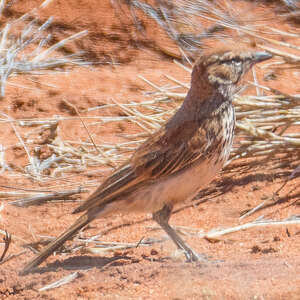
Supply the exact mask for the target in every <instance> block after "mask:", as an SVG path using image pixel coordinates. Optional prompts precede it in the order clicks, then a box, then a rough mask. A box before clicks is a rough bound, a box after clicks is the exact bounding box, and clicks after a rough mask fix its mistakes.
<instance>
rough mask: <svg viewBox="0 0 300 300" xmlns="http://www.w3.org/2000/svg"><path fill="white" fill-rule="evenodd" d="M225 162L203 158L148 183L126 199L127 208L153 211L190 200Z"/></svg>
mask: <svg viewBox="0 0 300 300" xmlns="http://www.w3.org/2000/svg"><path fill="white" fill-rule="evenodd" d="M223 163H224V162H223V161H219V160H218V158H217V157H216V158H212V159H210V160H202V161H201V162H199V163H196V164H195V165H194V166H191V167H190V168H187V169H186V170H183V171H181V172H178V174H174V175H172V176H169V177H166V178H162V179H160V180H159V181H155V182H153V183H151V184H148V185H146V186H144V187H142V188H141V189H139V190H138V191H136V193H135V194H134V195H130V196H129V197H128V199H126V200H125V201H126V202H127V208H128V210H129V211H143V212H151V213H153V212H156V211H158V210H160V209H161V208H162V207H163V206H164V205H165V204H172V205H173V204H176V203H177V202H183V201H185V200H190V199H192V198H193V197H195V196H196V195H197V193H198V192H199V191H200V190H201V189H203V188H204V187H206V186H207V185H208V184H209V183H210V182H211V181H212V179H213V178H214V177H215V176H216V174H217V173H218V172H219V171H220V169H221V168H222V167H223Z"/></svg>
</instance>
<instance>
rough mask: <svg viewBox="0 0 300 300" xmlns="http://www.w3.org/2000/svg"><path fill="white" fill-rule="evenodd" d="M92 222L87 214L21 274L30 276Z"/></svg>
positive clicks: (31, 262) (44, 250)
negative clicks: (29, 274) (31, 272)
mask: <svg viewBox="0 0 300 300" xmlns="http://www.w3.org/2000/svg"><path fill="white" fill-rule="evenodd" d="M91 220H92V218H91V216H89V215H88V214H85V215H83V216H81V217H80V218H79V219H78V220H77V221H76V222H75V223H74V224H73V225H72V226H71V227H70V228H69V229H68V230H66V231H65V232H64V233H62V234H61V235H60V236H59V237H58V238H56V239H55V240H54V241H53V242H51V243H50V244H49V245H48V246H47V247H46V248H45V249H43V251H42V252H41V253H40V254H39V255H38V256H37V257H35V258H34V259H33V260H32V261H30V262H29V263H28V264H27V265H26V266H25V268H24V269H23V270H22V271H21V272H20V275H26V274H28V273H29V272H30V271H31V270H32V269H33V268H35V267H37V266H38V265H39V264H41V263H42V262H43V261H44V260H45V259H46V258H47V257H48V256H50V255H51V254H52V253H53V252H54V251H55V250H56V249H57V248H59V247H60V246H61V245H63V244H64V242H65V241H67V240H68V239H70V238H71V237H72V236H73V235H74V234H75V233H76V232H77V231H79V230H80V229H81V228H82V227H84V226H85V225H87V224H88V223H89V222H90V221H91Z"/></svg>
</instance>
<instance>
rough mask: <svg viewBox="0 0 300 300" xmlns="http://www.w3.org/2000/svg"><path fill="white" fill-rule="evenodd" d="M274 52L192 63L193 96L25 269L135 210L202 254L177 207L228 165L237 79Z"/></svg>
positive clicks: (219, 54)
mask: <svg viewBox="0 0 300 300" xmlns="http://www.w3.org/2000/svg"><path fill="white" fill-rule="evenodd" d="M271 57H272V55H271V54H269V53H267V52H259V51H255V50H253V49H250V48H249V49H248V48H234V49H233V48H229V49H225V48H223V49H221V50H220V49H219V50H213V51H210V52H207V53H205V54H203V55H202V56H201V57H200V58H199V59H198V60H197V61H196V63H195V65H194V67H193V71H192V78H191V87H190V89H189V91H188V94H187V96H186V98H185V100H184V102H183V104H182V105H181V107H180V108H179V109H178V110H177V112H176V113H175V114H174V115H173V117H171V118H170V119H169V120H168V121H167V122H166V123H165V124H164V125H163V126H162V127H161V128H160V129H159V130H158V131H157V132H155V133H154V134H153V135H151V136H150V137H149V138H148V139H147V140H146V141H145V142H144V143H143V144H142V145H141V146H140V147H139V148H138V149H137V150H136V152H135V153H134V154H133V155H132V157H131V158H130V159H129V160H128V161H127V162H126V163H125V164H123V165H122V166H121V167H120V168H119V169H117V170H116V171H115V172H114V173H113V174H112V175H111V176H109V177H108V178H107V179H106V180H105V181H104V182H103V183H102V184H101V185H100V186H99V187H98V188H97V189H96V191H95V192H94V193H92V194H91V195H90V196H89V197H88V199H87V200H86V201H85V202H84V203H83V204H82V205H81V206H79V207H78V208H76V209H75V211H74V212H73V213H83V214H82V216H81V217H79V218H78V219H77V221H76V222H75V223H74V224H73V225H72V226H71V227H70V228H68V229H67V230H66V231H65V232H63V233H62V234H61V235H60V236H59V237H58V238H56V239H55V240H54V241H53V242H51V243H50V244H49V245H48V246H46V247H45V249H44V250H42V252H41V253H40V254H38V255H37V257H35V258H34V259H33V260H32V261H31V262H29V263H28V264H27V265H26V266H25V268H24V269H23V271H22V272H21V274H26V273H28V272H30V271H31V270H32V269H33V268H34V267H36V266H38V265H39V264H41V263H42V262H43V261H44V260H45V259H46V258H47V257H48V256H49V255H51V253H53V251H55V250H56V249H57V248H59V247H60V246H61V245H62V244H63V243H64V242H65V241H66V240H68V239H70V238H71V237H72V236H73V235H74V234H75V233H76V232H78V231H79V230H80V229H81V228H82V227H84V226H85V225H87V224H88V223H90V222H91V221H93V220H94V219H96V218H100V217H104V216H109V215H112V214H114V213H131V212H136V211H141V212H146V213H149V212H150V213H152V216H153V220H155V221H156V222H157V223H158V224H159V225H160V226H161V228H162V229H163V230H164V231H165V232H166V233H167V234H168V236H169V237H170V238H171V239H172V240H173V242H174V243H175V245H176V246H177V247H178V248H179V249H181V250H182V251H183V252H184V254H185V256H186V259H187V261H198V260H199V259H201V256H200V255H198V254H197V253H196V252H195V251H193V249H191V248H190V247H189V246H188V245H187V244H186V243H185V242H184V241H183V240H182V239H181V237H180V236H179V235H178V234H177V233H176V231H175V230H174V229H173V228H172V227H171V226H170V225H169V219H170V216H171V212H172V209H173V207H174V205H176V204H177V203H179V202H182V201H185V200H187V199H192V198H193V197H195V196H196V195H197V193H198V192H199V191H200V190H201V189H203V188H204V187H205V186H207V185H208V184H209V183H210V182H211V181H212V179H213V178H214V177H215V176H216V174H218V172H219V171H220V170H221V169H222V167H223V165H224V163H225V162H226V161H227V159H228V156H229V153H230V150H231V146H232V141H233V136H234V128H235V115H234V107H233V104H232V100H233V97H234V95H235V93H236V92H237V87H238V83H239V82H240V80H241V78H242V77H243V75H244V74H245V73H246V72H247V71H248V70H249V69H250V68H251V67H252V66H253V65H254V64H256V63H259V62H262V61H265V60H267V59H270V58H271Z"/></svg>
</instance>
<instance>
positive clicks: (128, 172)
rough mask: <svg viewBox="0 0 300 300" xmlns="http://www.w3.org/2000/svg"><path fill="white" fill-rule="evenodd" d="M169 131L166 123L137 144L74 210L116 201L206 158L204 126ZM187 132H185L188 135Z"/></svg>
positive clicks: (82, 209) (80, 210)
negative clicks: (128, 156) (125, 160)
mask: <svg viewBox="0 0 300 300" xmlns="http://www.w3.org/2000/svg"><path fill="white" fill-rule="evenodd" d="M185 128H186V129H184V128H182V129H180V128H179V129H178V128H177V129H178V130H176V131H177V133H180V134H181V135H182V138H180V137H179V136H178V134H177V136H175V134H176V132H174V133H173V134H172V133H171V134H170V132H169V134H168V136H167V135H166V130H165V127H162V128H161V130H159V131H158V132H156V133H155V134H153V135H152V136H151V137H150V138H149V139H148V140H147V141H146V142H145V143H144V144H142V145H141V146H140V148H138V150H137V151H136V152H135V154H134V155H133V157H132V158H131V159H130V160H129V161H128V162H127V163H125V164H124V165H123V166H121V167H120V168H119V169H118V170H117V171H116V172H114V173H113V174H112V175H111V176H110V177H109V178H107V179H106V180H105V181H104V182H103V184H102V185H101V186H100V187H99V188H98V189H97V190H96V191H95V192H94V193H93V194H91V195H90V196H89V197H88V199H87V200H86V201H85V202H84V203H83V204H82V205H81V206H79V207H78V208H76V209H75V210H74V212H73V213H78V212H82V211H84V210H89V209H90V208H92V207H96V206H100V205H104V204H106V203H109V202H111V201H113V200H114V199H116V198H119V196H120V195H121V194H123V193H127V192H130V191H131V190H134V189H135V188H137V186H139V185H143V184H145V183H146V182H151V181H153V180H155V179H157V178H162V177H165V176H169V175H171V174H174V173H176V172H178V171H180V170H182V169H184V168H185V167H187V166H188V165H190V164H192V163H193V162H195V161H196V160H199V159H201V158H202V159H205V157H206V154H207V155H209V153H208V152H207V151H206V146H207V145H208V143H207V136H206V134H205V131H204V130H203V129H201V128H196V126H194V130H193V129H191V128H193V126H188V127H185ZM185 134H186V135H185Z"/></svg>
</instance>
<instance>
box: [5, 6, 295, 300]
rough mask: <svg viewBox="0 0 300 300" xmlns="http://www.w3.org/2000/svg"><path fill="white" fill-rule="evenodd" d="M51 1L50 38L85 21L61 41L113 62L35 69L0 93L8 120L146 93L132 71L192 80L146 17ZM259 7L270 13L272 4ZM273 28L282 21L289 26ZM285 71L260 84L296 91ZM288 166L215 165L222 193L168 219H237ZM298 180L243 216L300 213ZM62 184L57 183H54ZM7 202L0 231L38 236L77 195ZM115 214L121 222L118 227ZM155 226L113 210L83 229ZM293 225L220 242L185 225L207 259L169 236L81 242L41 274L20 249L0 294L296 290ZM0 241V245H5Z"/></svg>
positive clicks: (67, 217) (239, 294) (137, 234)
mask: <svg viewBox="0 0 300 300" xmlns="http://www.w3.org/2000/svg"><path fill="white" fill-rule="evenodd" d="M41 2H42V1H37V0H36V1H34V0H30V1H29V0H27V1H24V2H23V1H19V3H17V4H16V5H14V6H13V7H12V8H11V10H10V11H9V12H8V13H7V14H8V16H11V15H13V16H14V15H15V16H18V15H20V14H21V13H24V12H26V11H28V10H29V9H30V8H33V7H35V6H37V5H38V4H39V3H41ZM53 2H54V3H53V4H51V5H50V6H49V7H48V8H47V9H45V10H44V11H43V14H44V15H42V17H43V18H45V17H46V16H50V15H52V16H54V17H55V22H54V26H53V27H52V28H51V31H52V34H54V37H55V38H56V39H57V40H58V39H62V38H64V37H66V36H67V35H70V34H73V33H75V32H78V31H81V30H83V29H88V30H89V35H88V36H87V37H86V38H84V39H82V40H81V41H79V42H76V43H75V45H74V46H68V47H69V48H67V49H65V51H69V52H73V51H75V50H76V51H77V50H80V49H84V50H85V51H86V52H87V54H86V58H87V59H89V60H92V61H100V62H103V61H107V62H118V63H119V64H118V65H111V64H106V65H103V64H100V65H96V66H95V67H93V68H92V70H91V69H83V68H79V69H77V70H75V71H73V72H71V73H70V74H69V75H49V76H47V77H40V78H39V79H38V82H37V83H35V84H32V82H31V87H32V86H33V88H32V89H23V88H16V87H13V86H8V88H7V92H6V96H5V98H4V99H2V100H1V101H0V111H2V112H5V113H7V114H8V115H10V116H11V117H13V118H25V117H39V118H41V117H46V116H53V115H63V116H70V115H72V112H71V111H70V110H69V109H68V108H66V107H65V106H64V105H62V100H63V99H67V100H68V101H70V102H71V103H74V104H76V106H77V108H78V109H85V108H88V107H93V106H96V105H99V104H101V103H110V98H114V99H116V100H118V101H121V102H122V101H123V102H127V101H130V100H135V99H137V98H138V97H140V95H141V92H142V91H146V90H148V89H149V86H147V85H146V84H145V83H144V82H142V81H141V80H140V79H139V78H137V75H138V74H141V75H143V76H145V77H146V78H148V79H150V80H152V81H153V82H160V83H163V82H166V80H165V78H164V76H163V74H169V75H173V76H174V77H176V78H178V79H181V80H185V81H187V80H188V78H186V76H187V75H186V73H185V72H184V71H182V70H181V69H179V68H178V67H176V66H175V65H174V64H173V62H172V61H171V59H170V58H168V57H167V56H165V55H164V53H163V51H161V48H163V49H165V50H168V51H172V52H174V53H176V51H177V50H176V47H174V46H172V44H171V43H169V42H168V40H167V37H165V36H164V35H163V33H162V32H160V31H158V29H157V28H156V27H154V24H151V22H149V21H146V22H145V27H146V29H147V32H148V33H149V35H148V36H147V38H144V37H141V36H137V34H136V32H135V30H134V27H133V26H132V25H130V24H129V22H128V24H127V25H126V24H125V23H124V22H125V20H123V21H122V22H121V21H120V20H119V18H118V16H116V15H115V12H114V10H113V9H112V8H111V4H110V1H108V0H102V1H97V0H80V1H79V0H77V1H75V0H73V1H71V0H57V1H53ZM265 9H266V11H268V10H271V9H272V7H270V6H268V7H267V8H265ZM278 26H279V27H278V28H280V26H282V27H284V28H285V29H286V28H287V27H288V26H292V25H284V26H283V25H278ZM153 27H154V30H152V29H153ZM289 74H290V75H289V79H288V80H286V79H287V77H286V76H285V75H286V74H284V73H280V74H279V73H278V74H277V75H278V79H277V80H276V81H271V82H268V83H267V84H270V85H271V86H273V87H276V88H278V89H280V90H283V91H286V92H287V93H300V90H299V80H298V81H297V76H298V77H299V74H298V75H297V74H296V72H294V73H292V72H290V73H289ZM291 74H293V75H291ZM293 76H294V77H293ZM258 77H259V80H261V81H262V80H263V79H262V74H260V73H259V74H258ZM13 82H15V83H19V84H23V85H26V84H30V81H29V80H28V77H25V76H24V77H18V78H15V79H13ZM262 82H263V81H262ZM44 83H49V84H51V85H53V86H55V88H54V87H53V88H52V87H49V86H47V85H45V84H44ZM1 126H2V125H1ZM129 126H130V125H129ZM125 129H126V128H125ZM127 129H130V128H127ZM127 129H126V130H127ZM60 130H61V131H60V135H61V136H62V137H63V138H64V139H73V140H76V139H78V137H80V136H86V133H85V131H84V130H83V128H82V126H81V125H80V122H75V121H69V122H64V123H63V124H61V128H60ZM92 130H93V132H92V133H93V136H94V138H95V139H96V142H98V143H100V142H101V139H102V138H103V137H105V138H107V140H109V139H110V140H111V141H115V140H116V138H115V137H114V134H115V133H116V132H118V130H124V128H123V129H120V128H118V127H117V126H110V127H108V128H106V129H103V128H101V129H98V128H97V127H96V126H94V127H92ZM97 133H98V134H97ZM100 133H101V134H102V136H99V135H100ZM0 143H1V144H2V145H4V146H5V147H9V146H10V145H12V146H13V145H14V144H15V143H16V138H15V135H14V134H13V131H12V129H11V127H9V126H7V127H5V126H4V125H3V126H2V127H1V128H0ZM13 150H14V151H8V153H7V161H8V162H10V163H11V164H12V163H15V164H16V165H20V166H25V165H26V160H27V158H26V156H25V154H23V152H24V151H23V152H22V151H21V150H19V151H18V149H15V148H14V149H13ZM295 166H296V165H293V166H291V165H290V166H287V167H286V169H275V170H271V168H270V167H271V166H266V167H264V168H261V169H257V170H255V171H253V172H252V173H247V174H243V173H241V172H239V173H233V174H231V175H230V176H229V177H228V176H226V180H225V179H223V180H222V178H223V176H222V175H220V176H219V178H217V180H216V181H215V183H214V184H218V183H219V186H220V187H221V188H220V193H217V194H218V195H217V196H209V195H206V196H205V197H204V199H203V200H209V201H205V202H204V203H201V204H199V205H198V204H197V203H198V202H197V200H195V201H194V202H193V203H194V205H190V204H186V205H185V206H183V209H180V210H178V212H176V213H175V214H174V215H173V216H172V219H171V223H172V224H174V225H178V226H179V225H180V226H186V227H191V228H197V229H198V230H203V231H209V230H211V229H215V228H226V227H231V226H234V225H238V224H239V220H238V217H239V215H240V214H241V212H243V211H245V210H247V209H249V208H251V207H254V206H256V205H258V204H259V203H261V201H262V199H265V198H266V197H268V196H270V195H272V193H273V192H274V191H275V190H276V189H277V188H278V187H280V185H281V184H282V182H283V180H284V179H285V178H286V177H287V175H288V174H290V172H291V170H293V168H295ZM269 169H270V171H269ZM267 170H268V171H267ZM104 175H105V174H103V172H101V171H99V173H98V175H97V176H96V175H91V176H90V177H89V179H94V180H95V181H97V182H99V183H100V182H101V181H102V180H103V176H104ZM74 178H75V180H78V186H79V185H80V182H81V181H85V180H86V179H87V177H86V175H84V174H83V175H82V174H77V175H76V177H73V180H74ZM299 182H300V181H299V179H294V180H292V181H290V183H289V184H288V185H287V186H286V187H285V188H284V189H283V191H281V193H280V199H281V200H282V201H281V203H280V204H277V205H275V206H271V207H269V208H267V209H265V210H263V211H261V212H258V213H256V214H254V215H253V216H251V217H249V218H248V219H247V220H246V221H249V222H250V221H252V220H254V219H256V218H257V217H259V216H260V215H262V214H263V215H264V216H265V218H270V219H278V220H279V219H284V218H287V217H289V216H292V215H297V214H299V208H298V202H297V201H298V200H299V188H297V187H298V186H299ZM0 184H2V185H4V184H5V185H8V186H15V187H26V188H33V187H34V188H38V187H40V188H41V189H42V188H44V189H46V188H47V186H45V184H44V185H43V184H42V183H40V184H38V183H36V182H32V181H30V179H25V178H24V176H23V177H22V176H20V177H16V178H14V177H12V176H10V175H9V172H5V173H4V174H2V176H1V177H0ZM57 184H58V189H61V183H59V182H58V183H57ZM96 185H97V184H95V186H96ZM92 189H93V188H91V190H92ZM291 190H293V191H292V192H291ZM223 191H226V192H223ZM84 197H85V196H83V197H82V199H84ZM2 202H3V203H4V205H5V206H4V209H3V210H2V212H1V219H0V229H1V230H7V231H8V232H9V233H11V234H13V235H15V236H17V237H19V238H22V239H23V240H25V241H26V242H34V241H36V240H38V239H39V235H44V236H56V235H58V234H59V233H60V232H62V231H63V230H64V229H65V228H66V227H68V226H69V225H71V223H72V222H73V221H74V220H75V218H76V217H77V216H74V215H71V214H70V213H71V211H72V210H73V209H74V208H75V207H76V206H77V205H78V203H72V202H69V203H61V202H60V203H48V204H44V205H42V206H33V207H29V208H17V207H15V206H12V205H9V204H7V201H6V199H4V200H3V201H2ZM246 221H243V222H246ZM122 224H125V225H124V226H119V225H122ZM154 225H155V224H154V223H153V222H152V221H151V220H150V216H145V215H130V216H128V215H126V216H121V215H120V216H119V215H118V216H114V217H113V218H111V219H105V220H97V221H95V222H93V223H92V225H91V226H90V228H88V229H87V230H85V232H84V234H85V236H93V235H95V234H100V235H101V240H103V241H114V242H132V243H137V242H138V241H139V240H140V239H141V238H160V237H162V236H163V235H164V233H163V232H162V231H161V230H154V229H153V226H154ZM299 233H300V228H299V226H298V227H297V226H272V227H271V226H264V227H259V228H253V229H249V230H246V231H239V232H237V233H234V234H231V235H228V236H223V237H221V238H220V240H216V241H209V240H206V239H201V238H197V237H194V236H190V235H186V236H185V237H184V238H185V239H186V240H187V241H188V243H189V244H190V245H191V246H192V247H193V248H194V249H195V250H197V251H198V252H200V253H205V254H207V255H209V256H210V257H211V258H212V259H214V260H218V262H216V263H212V264H201V263H192V264H187V263H185V262H184V258H183V257H181V256H179V257H178V256H175V254H174V252H175V248H174V245H173V244H172V243H171V242H170V241H165V242H163V243H156V244H153V245H152V246H150V247H138V248H136V249H132V250H126V251H120V252H118V253H115V254H107V255H105V256H104V255H93V254H81V253H79V252H76V253H74V254H67V255H57V256H51V257H50V258H48V259H47V261H46V263H44V264H43V265H42V266H41V267H40V272H36V273H33V274H29V275H27V276H24V277H20V276H19V275H18V272H19V271H20V270H21V269H22V267H23V266H24V264H25V263H26V262H27V261H28V260H29V259H30V258H31V257H32V256H33V254H32V252H30V251H29V250H27V251H26V252H25V253H23V254H22V255H20V256H18V257H15V258H13V259H11V260H9V261H8V262H6V263H4V264H2V265H0V299H174V300H175V299H300V258H299V256H298V249H299V247H300V241H299ZM22 244H23V242H22V241H20V240H18V239H13V242H12V244H11V246H10V248H9V252H8V255H9V254H17V253H20V252H21V251H23V250H24V248H22ZM1 249H2V246H1V245H0V253H1V252H2V250H1ZM120 256H121V258H120ZM75 271H78V272H79V277H78V278H77V279H75V280H74V281H72V282H71V283H68V284H66V285H63V286H62V287H59V288H56V289H52V290H49V291H44V292H38V289H39V288H41V287H43V286H45V285H47V284H49V283H51V282H55V281H57V280H59V279H60V278H62V277H64V276H66V275H68V274H71V273H72V272H75Z"/></svg>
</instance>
